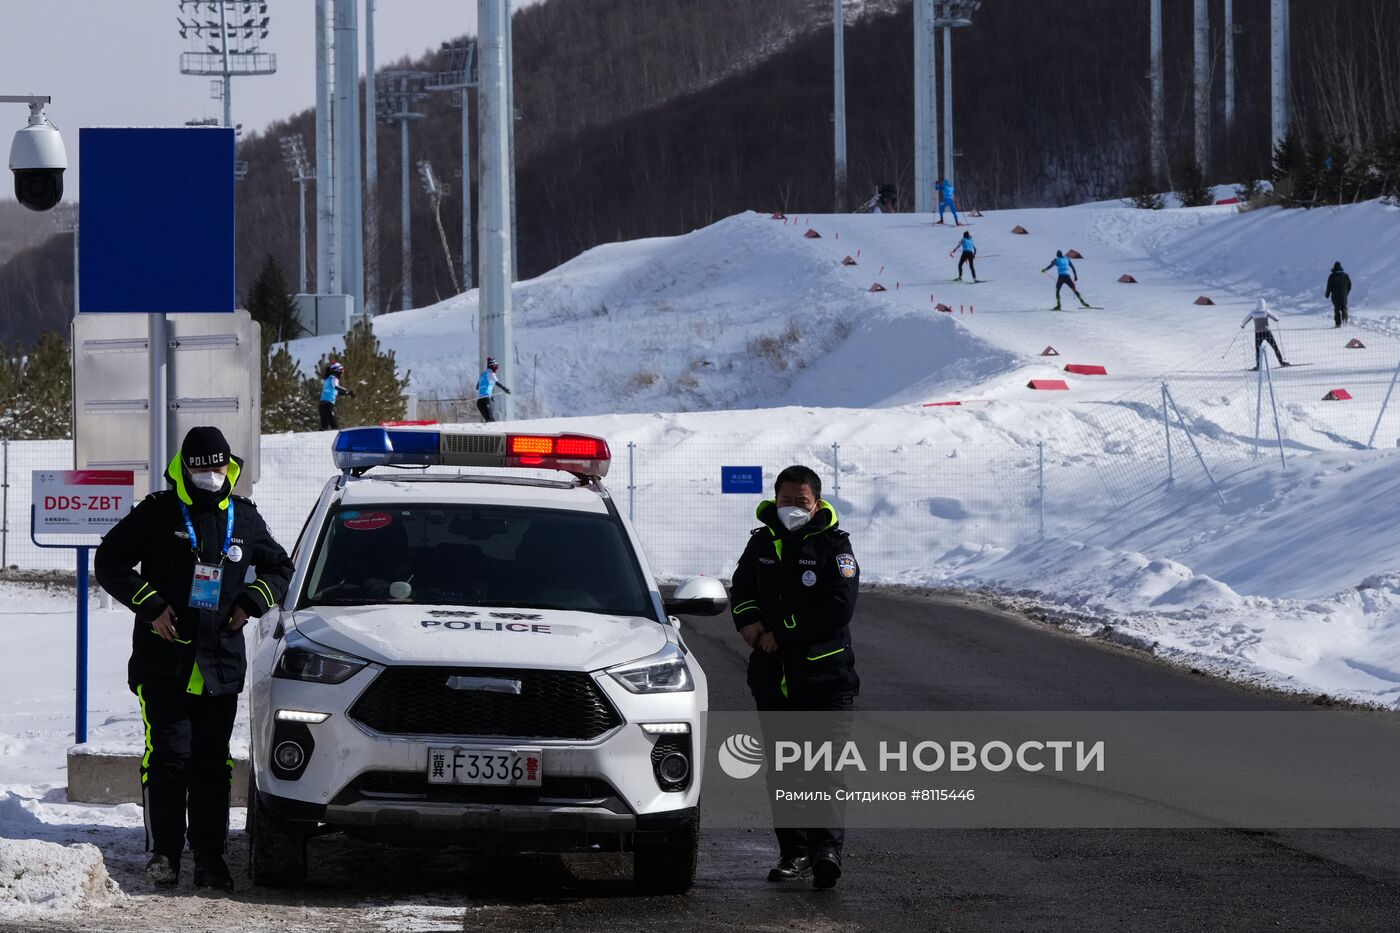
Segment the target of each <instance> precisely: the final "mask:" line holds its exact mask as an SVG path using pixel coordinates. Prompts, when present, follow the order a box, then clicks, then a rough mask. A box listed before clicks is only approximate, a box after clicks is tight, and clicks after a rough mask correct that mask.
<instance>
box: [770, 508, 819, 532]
mask: <svg viewBox="0 0 1400 933" xmlns="http://www.w3.org/2000/svg"><path fill="white" fill-rule="evenodd" d="M778 520H779V521H781V522H782V523H783V527H784V528H786V529H787V530H788V531H792V530H794V529H797V528H801V527H802V526H803V525H805V524H807V523H808V522H809V521H811V520H812V513H811V512H808V511H807V510H806V509H804V508H802V507H801V506H797V505H788V506H783V507H782V508H780V509H778Z"/></svg>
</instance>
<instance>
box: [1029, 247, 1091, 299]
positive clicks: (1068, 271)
mask: <svg viewBox="0 0 1400 933" xmlns="http://www.w3.org/2000/svg"><path fill="white" fill-rule="evenodd" d="M1050 266H1054V267H1055V270H1056V272H1057V273H1058V276H1057V278H1056V279H1055V310H1056V311H1063V310H1064V309H1063V308H1061V307H1060V289H1061V288H1063V287H1064V286H1066V285H1068V286H1069V290H1070V291H1072V292H1074V297H1076V298H1078V299H1079V303H1080V304H1082V305H1083V306H1084V307H1086V308H1087V307H1090V305H1089V302H1087V301H1085V300H1084V296H1083V295H1081V294H1079V286H1077V285H1076V284H1075V283H1076V282H1078V281H1079V270H1078V269H1076V268H1074V263H1072V262H1070V261H1069V259H1068V257H1066V256H1065V254H1064V251H1062V250H1055V258H1054V259H1052V260H1050V265H1048V266H1046V267H1045V268H1044V269H1041V270H1040V271H1041V272H1049V271H1050Z"/></svg>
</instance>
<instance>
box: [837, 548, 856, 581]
mask: <svg viewBox="0 0 1400 933" xmlns="http://www.w3.org/2000/svg"><path fill="white" fill-rule="evenodd" d="M836 569H837V570H838V571H840V573H841V576H843V577H854V576H855V575H856V558H855V555H854V554H837V555H836Z"/></svg>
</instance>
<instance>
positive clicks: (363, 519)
mask: <svg viewBox="0 0 1400 933" xmlns="http://www.w3.org/2000/svg"><path fill="white" fill-rule="evenodd" d="M393 521H394V516H392V515H390V514H389V513H388V512H348V513H346V514H344V515H341V516H340V523H341V524H342V525H344V526H345V527H346V528H349V529H350V530H351V531H374V530H375V529H376V528H383V527H384V526H385V525H390V524H393Z"/></svg>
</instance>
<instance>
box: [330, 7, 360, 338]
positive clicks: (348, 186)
mask: <svg viewBox="0 0 1400 933" xmlns="http://www.w3.org/2000/svg"><path fill="white" fill-rule="evenodd" d="M361 178H362V176H361V173H360V13H359V4H358V0H336V4H335V183H336V187H337V190H336V225H337V226H338V227H339V230H338V235H337V239H336V246H337V251H338V253H339V259H340V293H341V294H342V295H349V296H351V298H353V299H354V302H355V313H356V314H361V313H363V312H364V307H365V240H364V215H363V213H362V211H363V208H364V196H363V194H362V191H361Z"/></svg>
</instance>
